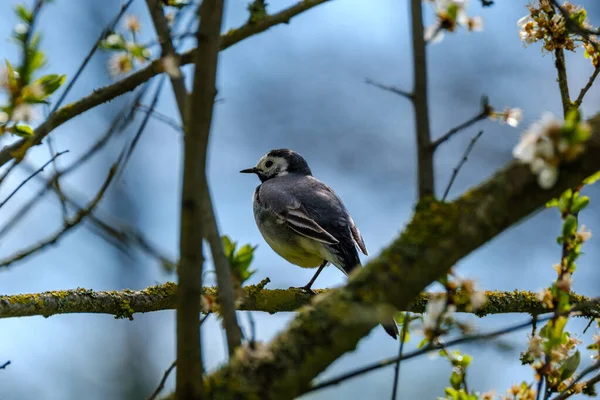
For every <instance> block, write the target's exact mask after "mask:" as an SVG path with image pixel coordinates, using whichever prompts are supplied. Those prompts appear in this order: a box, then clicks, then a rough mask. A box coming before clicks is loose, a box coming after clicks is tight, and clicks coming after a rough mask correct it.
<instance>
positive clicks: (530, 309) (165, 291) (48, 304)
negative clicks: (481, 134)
mask: <svg viewBox="0 0 600 400" xmlns="http://www.w3.org/2000/svg"><path fill="white" fill-rule="evenodd" d="M263 286H264V284H262V283H260V284H257V285H248V286H245V287H243V288H242V291H243V294H242V297H241V298H240V301H239V305H238V308H237V309H238V310H239V311H261V312H267V313H269V314H275V313H278V312H293V311H296V310H298V309H299V308H300V307H303V306H307V305H309V304H311V301H312V299H313V297H314V296H311V295H309V294H308V293H306V292H304V291H302V290H299V289H264V288H263ZM333 290H334V289H315V292H316V293H317V294H321V295H325V294H328V293H331V292H332V291H333ZM176 294H177V285H176V284H175V283H173V282H166V283H163V284H161V285H157V286H150V287H148V288H146V289H143V290H129V289H125V290H119V291H93V290H88V289H82V288H79V289H72V290H57V291H51V292H44V293H27V294H15V295H4V296H0V318H14V317H31V316H35V315H43V316H44V317H50V316H52V315H58V314H79V313H91V314H109V315H115V316H117V317H122V316H123V312H124V308H125V305H127V307H126V308H127V312H128V313H127V315H126V316H127V317H130V316H132V315H133V314H136V313H147V312H154V311H161V310H173V309H175V305H176V304H175V303H176ZM202 295H204V296H208V297H210V298H212V299H217V302H216V303H215V304H214V311H215V312H216V313H220V305H219V303H218V289H217V288H216V287H214V286H205V287H203V288H202ZM431 296H432V294H431V293H420V294H419V295H418V296H417V299H416V300H415V301H414V302H413V303H412V304H411V305H409V306H408V309H407V310H406V311H410V312H413V313H423V312H425V308H426V307H427V302H428V301H429V299H430V298H431ZM486 297H487V302H486V303H485V304H484V305H483V306H482V307H481V308H480V309H479V310H477V312H476V313H474V314H475V315H477V316H478V317H484V316H486V315H496V314H510V313H525V314H532V315H537V314H542V313H545V312H548V309H546V308H544V307H543V305H542V303H541V302H540V301H539V300H538V298H537V294H536V293H534V292H527V291H517V290H516V291H513V292H502V291H495V290H493V291H487V292H486ZM570 302H571V304H573V305H577V306H581V305H583V304H590V306H589V307H588V308H584V309H582V310H581V315H582V316H588V317H598V316H600V305H598V304H596V303H594V304H592V303H590V298H588V297H585V296H581V295H578V294H575V293H572V294H571V300H570ZM206 311H207V310H202V312H206ZM458 312H460V313H471V314H472V313H473V312H472V311H469V310H467V309H465V308H464V306H461V307H459V308H458Z"/></svg>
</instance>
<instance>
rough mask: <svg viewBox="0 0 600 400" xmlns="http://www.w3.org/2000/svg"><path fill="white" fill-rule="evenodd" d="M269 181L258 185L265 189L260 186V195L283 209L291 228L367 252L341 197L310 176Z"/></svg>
mask: <svg viewBox="0 0 600 400" xmlns="http://www.w3.org/2000/svg"><path fill="white" fill-rule="evenodd" d="M269 183H271V181H267V182H265V183H264V184H263V185H262V186H263V187H264V189H265V190H262V188H261V192H260V195H261V198H262V197H263V193H265V194H267V196H268V198H269V204H273V203H275V204H277V206H276V207H275V208H277V209H278V210H282V209H284V208H287V217H286V221H287V222H288V224H289V226H290V228H291V229H293V230H294V231H296V232H298V233H300V234H301V235H304V236H307V237H310V238H312V239H315V240H318V241H320V242H323V243H327V244H331V245H334V244H338V243H339V242H340V241H341V242H344V243H348V242H351V243H353V244H354V245H356V246H357V247H358V248H359V249H360V250H361V251H362V252H363V253H364V254H368V253H367V248H366V246H365V244H364V241H363V239H362V236H361V234H360V231H359V230H358V228H357V227H356V225H355V224H354V221H353V220H352V218H351V217H350V215H349V214H348V211H347V210H346V207H344V204H343V203H342V201H341V199H340V198H339V197H338V196H337V195H336V194H335V192H334V191H333V190H332V189H331V188H330V187H329V186H327V185H326V184H324V183H323V182H321V181H319V180H317V179H315V178H313V177H311V176H302V177H298V176H293V175H292V176H283V177H280V178H277V179H276V180H273V181H272V184H270V185H269ZM281 202H284V203H285V204H281ZM274 211H276V212H279V213H282V211H277V210H274ZM284 213H285V211H284ZM332 239H333V240H332ZM334 240H335V241H334Z"/></svg>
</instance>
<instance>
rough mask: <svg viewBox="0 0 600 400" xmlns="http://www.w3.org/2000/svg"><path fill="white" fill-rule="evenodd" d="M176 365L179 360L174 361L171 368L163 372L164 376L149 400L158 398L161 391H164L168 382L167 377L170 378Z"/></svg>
mask: <svg viewBox="0 0 600 400" xmlns="http://www.w3.org/2000/svg"><path fill="white" fill-rule="evenodd" d="M176 365H177V360H175V361H173V363H172V364H171V366H170V367H169V368H167V370H166V371H165V373H164V374H163V377H162V379H161V380H160V382H159V384H158V386H157V388H156V389H155V390H154V392H152V394H151V395H150V396H149V397H148V399H147V400H154V399H156V398H157V397H158V395H159V394H160V392H162V390H163V389H164V388H165V383H166V382H167V379H168V378H169V375H170V374H171V371H173V370H174V369H175V366H176Z"/></svg>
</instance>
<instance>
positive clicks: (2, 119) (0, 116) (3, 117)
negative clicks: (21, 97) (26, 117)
mask: <svg viewBox="0 0 600 400" xmlns="http://www.w3.org/2000/svg"><path fill="white" fill-rule="evenodd" d="M8 118H9V115H8V114H7V113H5V112H4V111H0V124H5V123H7V122H8Z"/></svg>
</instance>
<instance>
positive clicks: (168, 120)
mask: <svg viewBox="0 0 600 400" xmlns="http://www.w3.org/2000/svg"><path fill="white" fill-rule="evenodd" d="M135 108H136V109H138V110H140V111H142V112H145V113H149V114H151V116H152V117H153V118H155V119H157V120H158V121H161V122H164V123H165V124H167V125H169V126H170V127H171V128H173V129H175V130H176V131H178V132H183V126H181V125H180V124H179V123H178V122H177V121H176V120H174V119H173V118H171V117H169V116H168V115H165V114H163V113H161V112H160V111H157V110H154V109H151V108H150V107H148V106H146V105H144V104H137V105H136V106H135Z"/></svg>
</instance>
